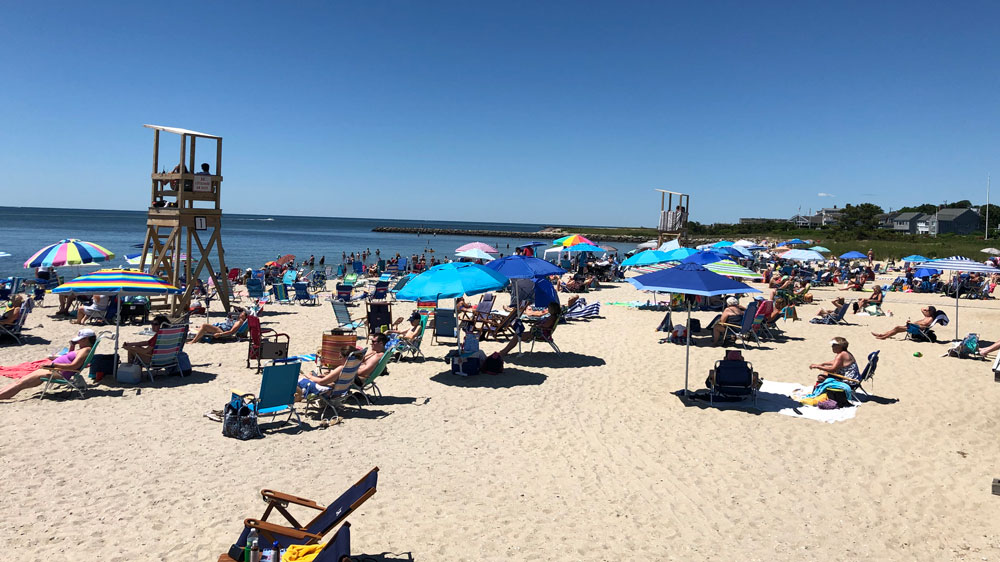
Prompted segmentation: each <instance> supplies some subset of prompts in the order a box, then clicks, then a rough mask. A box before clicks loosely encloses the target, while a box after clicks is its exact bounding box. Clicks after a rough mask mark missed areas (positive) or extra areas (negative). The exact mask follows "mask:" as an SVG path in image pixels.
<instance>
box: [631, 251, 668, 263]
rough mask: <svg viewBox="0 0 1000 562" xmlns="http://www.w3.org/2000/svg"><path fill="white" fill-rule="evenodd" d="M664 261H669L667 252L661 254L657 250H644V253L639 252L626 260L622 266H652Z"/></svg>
mask: <svg viewBox="0 0 1000 562" xmlns="http://www.w3.org/2000/svg"><path fill="white" fill-rule="evenodd" d="M665 261H670V256H668V255H667V252H661V251H659V250H646V251H645V252H639V253H638V254H635V255H633V256H632V257H630V258H627V259H626V260H625V261H623V262H622V265H624V266H632V265H652V264H654V263H663V262H665Z"/></svg>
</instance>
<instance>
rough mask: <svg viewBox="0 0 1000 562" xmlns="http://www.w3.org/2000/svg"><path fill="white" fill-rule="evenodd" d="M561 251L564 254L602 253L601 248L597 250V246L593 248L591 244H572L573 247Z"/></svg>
mask: <svg viewBox="0 0 1000 562" xmlns="http://www.w3.org/2000/svg"><path fill="white" fill-rule="evenodd" d="M563 251H564V252H597V253H602V252H604V250H603V249H601V248H599V247H597V246H595V245H593V244H574V245H572V246H570V247H568V248H566V249H565V250H563Z"/></svg>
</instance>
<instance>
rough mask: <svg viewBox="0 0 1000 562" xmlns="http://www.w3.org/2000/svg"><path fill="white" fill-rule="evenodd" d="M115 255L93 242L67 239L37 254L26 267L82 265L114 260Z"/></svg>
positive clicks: (27, 262) (25, 264)
mask: <svg viewBox="0 0 1000 562" xmlns="http://www.w3.org/2000/svg"><path fill="white" fill-rule="evenodd" d="M114 257H115V255H114V254H113V253H111V252H110V251H108V249H107V248H105V247H103V246H98V245H97V244H94V243H93V242H84V241H83V240H77V239H76V238H67V239H65V240H60V241H59V242H57V243H55V244H52V245H51V246H46V247H44V248H42V249H41V250H38V251H37V252H35V255H33V256H31V258H29V259H28V261H26V262H24V267H26V268H31V267H59V266H63V265H80V264H82V263H94V262H99V261H107V260H110V259H114Z"/></svg>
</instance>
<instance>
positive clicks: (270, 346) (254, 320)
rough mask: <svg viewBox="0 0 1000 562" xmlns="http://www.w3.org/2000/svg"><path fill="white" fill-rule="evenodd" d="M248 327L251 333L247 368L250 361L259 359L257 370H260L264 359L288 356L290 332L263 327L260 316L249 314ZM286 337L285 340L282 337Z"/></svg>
mask: <svg viewBox="0 0 1000 562" xmlns="http://www.w3.org/2000/svg"><path fill="white" fill-rule="evenodd" d="M247 328H248V331H249V333H250V338H249V345H248V347H247V369H249V368H250V361H251V360H256V361H257V372H258V373H259V372H260V369H261V366H260V362H261V360H262V359H272V360H273V359H284V358H285V357H287V356H288V346H289V344H290V343H291V338H289V337H288V334H279V333H278V332H277V331H275V330H273V329H271V328H261V326H260V318H258V317H256V316H247ZM282 338H284V340H285V341H284V342H282V341H281V339H282Z"/></svg>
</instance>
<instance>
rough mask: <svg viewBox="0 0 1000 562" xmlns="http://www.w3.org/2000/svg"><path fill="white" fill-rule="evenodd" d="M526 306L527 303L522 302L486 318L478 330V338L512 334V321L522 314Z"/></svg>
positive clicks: (484, 339)
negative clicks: (502, 313)
mask: <svg viewBox="0 0 1000 562" xmlns="http://www.w3.org/2000/svg"><path fill="white" fill-rule="evenodd" d="M527 308H528V303H524V304H523V305H520V306H518V307H516V308H514V309H512V310H511V311H510V312H508V313H507V314H504V315H502V316H501V315H499V314H494V315H491V316H489V317H487V318H486V320H485V321H483V323H482V326H481V328H480V330H479V339H480V340H482V341H486V340H488V339H489V338H490V336H493V339H495V340H499V339H500V338H501V337H506V336H507V335H513V334H514V329H513V325H514V321H515V320H517V319H518V318H520V317H521V315H522V314H524V311H525V309H527Z"/></svg>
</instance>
